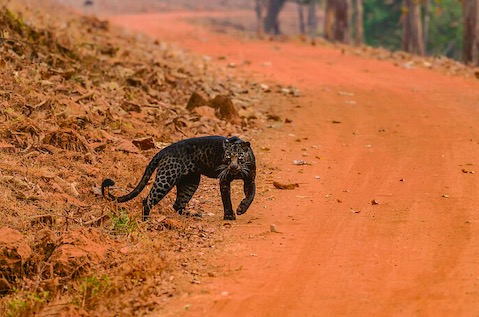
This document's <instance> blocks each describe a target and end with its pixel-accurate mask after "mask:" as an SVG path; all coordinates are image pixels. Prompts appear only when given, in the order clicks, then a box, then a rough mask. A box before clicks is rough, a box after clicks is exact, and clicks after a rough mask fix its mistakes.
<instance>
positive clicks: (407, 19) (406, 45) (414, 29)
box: [402, 0, 424, 55]
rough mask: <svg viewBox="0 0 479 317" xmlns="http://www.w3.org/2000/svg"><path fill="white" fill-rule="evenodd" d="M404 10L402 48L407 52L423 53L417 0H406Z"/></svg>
mask: <svg viewBox="0 0 479 317" xmlns="http://www.w3.org/2000/svg"><path fill="white" fill-rule="evenodd" d="M404 11H405V12H404V13H403V20H402V22H403V39H402V49H403V50H404V51H406V52H409V53H413V54H418V55H424V42H423V39H422V23H421V7H420V5H419V0H406V6H405V8H404Z"/></svg>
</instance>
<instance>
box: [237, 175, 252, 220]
mask: <svg viewBox="0 0 479 317" xmlns="http://www.w3.org/2000/svg"><path fill="white" fill-rule="evenodd" d="M243 190H244V194H245V196H246V197H245V198H244V199H243V200H242V201H241V203H240V204H239V206H238V209H237V210H236V213H237V214H238V215H241V214H244V213H245V212H246V211H247V210H248V208H249V206H251V203H252V202H253V199H254V195H255V193H256V183H255V182H254V179H245V180H244V185H243Z"/></svg>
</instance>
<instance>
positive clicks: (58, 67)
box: [0, 0, 267, 316]
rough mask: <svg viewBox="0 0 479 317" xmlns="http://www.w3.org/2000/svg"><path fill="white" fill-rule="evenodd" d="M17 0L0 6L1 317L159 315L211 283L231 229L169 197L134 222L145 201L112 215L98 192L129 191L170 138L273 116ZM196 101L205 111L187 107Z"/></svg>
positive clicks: (170, 61) (204, 66)
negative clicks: (214, 259) (212, 263)
mask: <svg viewBox="0 0 479 317" xmlns="http://www.w3.org/2000/svg"><path fill="white" fill-rule="evenodd" d="M25 1H26V0H25ZM25 1H22V2H19V1H11V2H9V3H8V4H6V5H4V6H2V7H1V8H0V193H1V194H0V213H1V220H0V268H1V269H0V315H7V316H29V315H32V314H40V315H55V314H63V315H85V316H86V315H88V314H94V315H101V316H108V315H135V314H137V315H143V314H145V313H147V312H148V311H151V310H152V309H154V308H156V309H158V307H162V306H164V303H165V302H167V301H168V300H169V299H170V298H171V297H173V296H177V295H179V294H181V292H184V291H185V290H187V288H188V286H185V285H190V284H191V283H193V284H197V283H198V282H199V281H200V280H201V278H202V276H207V275H208V274H212V273H211V272H206V271H205V270H206V268H205V267H202V266H201V265H200V264H199V263H201V261H202V259H203V258H206V257H207V256H208V255H209V254H210V253H211V252H214V248H212V244H213V242H212V241H215V243H220V242H221V240H222V235H223V234H224V231H225V230H227V229H228V228H225V227H224V226H222V225H221V224H222V222H221V221H216V222H215V221H209V222H208V221H202V222H198V221H195V220H193V219H187V218H184V217H179V216H177V215H175V214H174V213H173V212H172V209H171V207H170V206H171V200H172V199H173V198H171V197H167V198H165V202H164V204H163V205H162V207H161V208H158V209H159V210H158V209H157V210H156V211H155V213H156V215H157V218H156V219H155V217H153V219H152V221H151V222H150V223H149V224H144V223H141V222H139V218H140V209H141V203H140V202H139V200H135V201H132V202H131V203H125V204H123V205H121V206H114V205H113V204H111V203H108V202H106V201H105V200H103V199H102V198H101V196H100V195H99V184H100V183H101V181H102V180H103V179H104V178H105V177H111V178H113V179H115V180H117V182H118V183H119V184H121V185H118V186H120V187H121V188H125V189H128V188H132V186H134V185H135V184H136V182H137V181H138V179H139V177H140V176H141V175H142V173H143V170H144V168H145V166H146V164H147V163H148V159H149V158H151V157H152V156H153V154H154V153H155V152H156V151H158V148H161V147H162V146H164V145H165V144H168V143H170V142H172V141H177V140H179V139H182V138H185V137H191V136H196V135H205V134H221V135H231V134H240V135H241V134H242V135H244V134H248V133H250V132H251V130H254V129H256V128H257V127H260V126H262V124H263V123H264V120H266V118H267V115H266V114H264V115H263V114H262V113H261V109H256V108H255V106H256V105H257V104H258V103H259V101H260V100H261V98H262V97H263V90H262V89H261V87H260V85H258V84H255V83H248V82H246V81H244V80H241V79H232V77H231V76H228V73H227V70H218V69H215V68H214V67H213V66H212V65H210V61H209V60H208V59H206V58H205V59H204V58H201V57H197V56H189V55H187V54H185V53H184V52H183V51H181V50H178V49H175V48H172V47H170V46H168V45H167V44H165V43H162V42H160V41H153V40H151V39H147V38H142V37H140V36H134V35H128V34H123V33H121V32H120V31H118V30H115V29H113V28H112V27H111V26H110V25H109V24H108V23H107V22H105V21H101V20H99V19H97V18H94V17H80V16H76V15H75V14H72V13H71V12H67V11H65V10H64V9H62V8H58V7H53V6H52V5H49V4H45V6H43V7H42V10H43V9H44V10H46V11H41V10H40V9H39V8H38V6H37V5H35V3H36V2H35V1H34V2H32V3H33V5H32V6H30V7H29V6H28V3H27V5H24V4H25V3H26V2H25ZM42 3H43V2H42ZM49 6H50V7H49ZM45 12H50V14H51V15H48V14H46V13H45ZM52 12H54V13H52ZM54 14H56V15H54ZM66 17H68V18H66ZM193 93H199V94H201V95H202V96H204V98H205V99H208V100H212V101H211V102H210V101H208V103H209V104H210V105H213V106H211V107H213V108H214V109H213V108H212V109H213V111H210V112H208V110H207V111H206V112H205V113H202V112H201V111H199V110H198V109H194V111H193V110H192V111H189V110H187V109H186V105H187V102H188V100H189V99H190V97H191V95H192V94H193ZM217 96H221V98H220V99H221V100H223V104H224V105H226V106H223V105H222V104H217V100H219V99H218V98H215V97H217ZM215 100H216V101H215ZM232 107H233V108H234V110H235V111H234V112H233V114H234V115H233V116H230V117H228V115H230V114H228V115H225V114H224V113H223V112H222V109H230V110H231V109H232ZM253 108H255V109H254V111H253ZM251 114H253V115H251ZM230 118H231V119H230ZM210 192H211V195H212V196H214V197H216V198H218V195H219V194H218V193H217V188H216V186H211V190H210ZM207 194H209V192H208V189H207ZM200 198H201V197H200ZM216 200H217V202H216V205H214V204H215V203H212V204H213V205H211V206H210V208H211V207H214V208H215V209H214V210H213V211H215V213H216V215H217V218H218V219H220V216H221V215H220V214H221V212H220V211H221V210H222V209H221V205H220V202H219V200H218V199H216ZM193 204H195V202H193ZM194 208H200V209H202V208H206V209H207V208H208V206H204V205H201V206H194ZM162 211H163V215H162V216H158V212H160V213H161V212H162ZM211 214H212V213H211ZM158 217H160V218H159V219H158ZM212 236H214V237H215V238H214V239H213V238H212ZM145 255H146V256H145ZM152 255H154V256H152ZM192 258H193V259H195V260H194V261H193V260H192Z"/></svg>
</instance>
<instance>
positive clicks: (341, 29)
mask: <svg viewBox="0 0 479 317" xmlns="http://www.w3.org/2000/svg"><path fill="white" fill-rule="evenodd" d="M349 12H350V11H349V1H348V0H326V9H325V21H324V37H325V38H326V39H327V40H330V41H337V42H342V43H349V41H350V37H351V36H350V32H351V30H350V27H349Z"/></svg>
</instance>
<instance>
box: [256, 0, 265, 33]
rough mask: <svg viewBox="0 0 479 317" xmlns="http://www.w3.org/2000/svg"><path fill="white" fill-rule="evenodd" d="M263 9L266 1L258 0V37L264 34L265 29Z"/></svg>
mask: <svg viewBox="0 0 479 317" xmlns="http://www.w3.org/2000/svg"><path fill="white" fill-rule="evenodd" d="M263 7H264V0H256V3H255V7H254V9H255V12H256V33H257V34H258V35H262V34H263V27H264V21H263Z"/></svg>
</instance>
